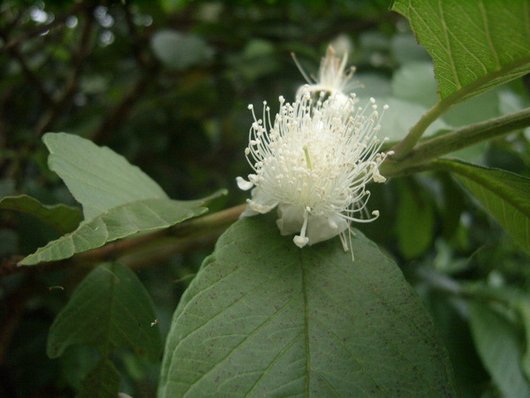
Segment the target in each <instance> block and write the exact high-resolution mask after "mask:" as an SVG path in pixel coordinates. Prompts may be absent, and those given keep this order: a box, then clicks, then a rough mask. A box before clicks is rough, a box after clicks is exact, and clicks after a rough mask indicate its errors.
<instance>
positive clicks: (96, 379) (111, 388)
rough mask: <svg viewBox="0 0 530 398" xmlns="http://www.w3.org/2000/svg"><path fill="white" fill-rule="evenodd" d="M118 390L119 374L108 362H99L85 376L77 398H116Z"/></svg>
mask: <svg viewBox="0 0 530 398" xmlns="http://www.w3.org/2000/svg"><path fill="white" fill-rule="evenodd" d="M119 388H120V374H119V373H118V371H117V370H116V367H115V366H114V365H113V364H112V362H111V361H109V360H101V361H100V362H99V363H98V364H97V365H96V367H95V368H94V369H93V370H92V371H91V372H90V373H89V374H88V375H87V376H86V378H85V379H84V380H83V384H82V385H81V388H80V390H79V392H78V393H77V395H76V397H77V398H93V397H98V398H99V397H101V398H116V396H117V395H118V391H119Z"/></svg>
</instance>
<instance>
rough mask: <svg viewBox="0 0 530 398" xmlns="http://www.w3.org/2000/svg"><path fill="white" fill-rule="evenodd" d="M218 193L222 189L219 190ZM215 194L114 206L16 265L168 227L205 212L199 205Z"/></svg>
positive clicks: (66, 255)
mask: <svg viewBox="0 0 530 398" xmlns="http://www.w3.org/2000/svg"><path fill="white" fill-rule="evenodd" d="M221 193H223V191H220V192H219V194H221ZM217 195H218V194H214V195H212V196H210V197H208V198H205V199H199V200H190V201H179V200H170V199H147V200H141V201H137V202H132V203H127V204H124V205H122V206H118V207H115V208H113V209H110V210H108V211H107V212H105V213H103V214H101V215H99V216H97V217H95V218H93V219H91V220H88V221H84V222H82V223H81V225H80V226H79V228H77V229H76V230H75V231H73V232H72V233H69V234H66V235H64V236H62V237H60V238H59V239H56V240H54V241H51V242H49V243H48V244H47V245H46V246H44V247H41V248H39V249H38V250H37V251H36V252H35V253H33V254H30V255H29V256H27V257H25V258H24V259H23V260H22V261H21V262H20V265H35V264H38V263H42V262H48V261H57V260H63V259H65V258H70V257H72V256H73V255H74V254H77V253H81V252H85V251H88V250H92V249H96V248H98V247H101V246H103V245H105V244H106V243H109V242H112V241H115V240H117V239H121V238H125V237H128V236H131V235H136V234H139V233H143V232H154V231H158V230H161V229H164V228H168V227H171V226H173V225H175V224H178V223H180V222H182V221H184V220H187V219H190V218H192V217H197V216H199V215H201V214H204V213H205V212H207V211H208V209H207V208H206V207H203V205H204V204H206V202H208V200H210V199H212V198H213V197H215V196H217Z"/></svg>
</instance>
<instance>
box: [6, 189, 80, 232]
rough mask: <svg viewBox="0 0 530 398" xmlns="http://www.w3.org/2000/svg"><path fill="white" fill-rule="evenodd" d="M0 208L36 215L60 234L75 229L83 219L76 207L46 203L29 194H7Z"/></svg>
mask: <svg viewBox="0 0 530 398" xmlns="http://www.w3.org/2000/svg"><path fill="white" fill-rule="evenodd" d="M0 209H4V210H13V211H17V212H20V213H24V214H27V215H30V216H32V217H35V218H37V219H38V220H40V221H42V222H43V223H45V224H48V225H50V226H51V227H52V228H54V229H55V230H56V231H57V232H58V233H60V234H65V233H67V232H70V231H73V230H74V229H75V228H76V227H77V226H78V225H79V223H80V222H81V221H82V219H83V218H82V216H81V211H80V210H79V209H77V208H75V207H71V206H66V205H63V204H57V205H51V206H50V205H45V204H42V203H41V202H39V201H38V200H37V199H35V198H33V197H31V196H28V195H17V196H6V197H4V198H2V199H0Z"/></svg>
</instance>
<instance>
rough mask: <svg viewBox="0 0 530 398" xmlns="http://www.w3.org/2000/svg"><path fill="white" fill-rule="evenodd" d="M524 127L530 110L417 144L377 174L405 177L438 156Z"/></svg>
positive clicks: (529, 124) (386, 162)
mask: <svg viewBox="0 0 530 398" xmlns="http://www.w3.org/2000/svg"><path fill="white" fill-rule="evenodd" d="M527 126H530V108H525V109H523V110H522V111H519V112H516V113H511V114H509V115H505V116H500V117H497V118H495V119H490V120H487V121H484V122H479V123H475V124H471V125H469V126H465V127H462V128H460V129H457V130H455V131H452V132H450V133H447V134H444V135H441V136H438V137H434V138H431V139H428V140H425V141H423V142H421V143H420V144H419V145H418V146H416V148H414V149H413V150H411V151H410V152H409V153H408V156H406V157H405V158H403V159H401V160H399V159H398V160H396V159H395V157H393V158H389V159H387V161H385V163H384V164H383V165H382V167H381V173H382V174H383V175H385V176H387V177H390V176H395V175H400V174H407V173H410V172H411V171H414V170H416V169H418V168H420V169H421V168H424V166H425V165H426V164H427V163H428V162H429V161H431V160H433V159H436V158H438V157H440V156H442V155H445V154H447V153H450V152H454V151H456V150H459V149H462V148H465V147H467V146H470V145H474V144H476V143H478V142H481V141H485V140H489V139H491V138H495V137H498V136H501V135H503V134H506V133H509V132H511V131H514V130H517V129H520V128H523V127H527Z"/></svg>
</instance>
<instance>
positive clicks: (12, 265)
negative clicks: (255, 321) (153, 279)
mask: <svg viewBox="0 0 530 398" xmlns="http://www.w3.org/2000/svg"><path fill="white" fill-rule="evenodd" d="M245 207H246V205H244V204H243V205H239V206H235V207H231V208H229V209H225V210H222V211H219V212H216V213H212V214H208V215H206V216H203V217H199V218H196V219H193V220H190V221H186V222H183V223H181V224H178V225H176V226H175V227H173V228H169V229H165V230H162V231H158V232H154V233H151V234H147V235H142V236H139V237H135V238H129V239H123V240H120V241H117V242H113V243H110V244H108V245H105V246H103V247H100V248H98V249H94V250H90V251H87V252H84V253H80V254H77V255H76V256H74V257H73V258H71V259H67V260H60V261H54V262H49V263H42V264H39V265H35V266H19V265H18V262H20V261H21V260H22V258H23V256H12V257H11V258H9V259H7V260H5V261H4V262H3V263H2V265H1V266H0V277H2V276H6V275H11V274H15V273H19V272H45V271H50V270H55V269H60V268H65V267H76V266H83V265H85V266H86V265H90V264H94V263H98V262H101V261H107V260H112V259H116V258H118V257H120V256H123V255H124V254H125V253H127V252H129V251H131V250H133V249H138V248H140V247H145V246H146V245H148V244H151V243H152V242H154V241H156V240H159V239H164V238H167V237H170V238H172V239H173V240H172V245H173V246H174V248H173V249H172V250H167V251H166V252H165V253H166V254H165V255H164V256H162V258H167V257H169V256H171V255H173V254H174V253H176V252H185V251H188V250H192V249H194V248H196V247H197V245H199V246H201V245H204V244H205V243H204V242H211V241H213V240H215V239H217V237H219V235H220V234H221V233H222V232H223V231H224V229H225V228H226V227H227V226H228V225H230V224H231V223H232V222H234V221H235V220H237V218H238V217H239V216H240V214H241V213H242V212H243V210H244V209H245ZM195 241H196V242H195ZM201 242H202V243H201ZM155 258H157V259H158V258H160V253H158V254H157V255H156V256H155Z"/></svg>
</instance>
